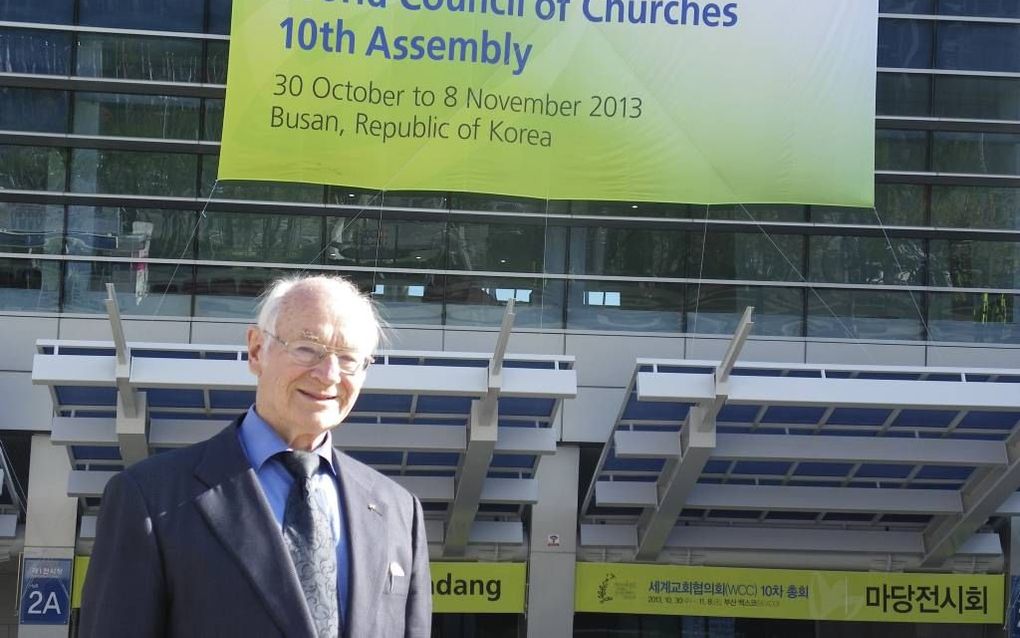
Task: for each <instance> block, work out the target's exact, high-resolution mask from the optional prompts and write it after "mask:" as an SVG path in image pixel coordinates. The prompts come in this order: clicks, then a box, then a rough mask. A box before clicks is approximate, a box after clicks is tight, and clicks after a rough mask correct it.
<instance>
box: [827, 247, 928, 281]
mask: <svg viewBox="0 0 1020 638" xmlns="http://www.w3.org/2000/svg"><path fill="white" fill-rule="evenodd" d="M808 242H809V245H810V261H809V264H808V271H809V272H810V275H809V277H810V279H811V281H827V282H833V283H846V284H908V285H909V284H918V285H921V284H923V283H924V282H923V272H924V262H925V258H924V242H923V241H922V240H920V239H899V238H890V239H889V240H888V241H887V240H886V238H885V237H847V236H829V235H813V236H812V237H811V238H810V239H809V240H808Z"/></svg>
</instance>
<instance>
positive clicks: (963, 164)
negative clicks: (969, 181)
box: [934, 131, 1020, 175]
mask: <svg viewBox="0 0 1020 638" xmlns="http://www.w3.org/2000/svg"><path fill="white" fill-rule="evenodd" d="M934 140H935V143H934V144H935V145H934V165H935V170H936V171H944V172H947V173H979V174H982V175H1020V135H1016V134H1011V133H956V132H951V131H935V133H934Z"/></svg>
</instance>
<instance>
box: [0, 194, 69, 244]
mask: <svg viewBox="0 0 1020 638" xmlns="http://www.w3.org/2000/svg"><path fill="white" fill-rule="evenodd" d="M63 230H64V207H63V206H43V205H41V204H15V203H11V202H0V252H4V253H46V254H50V255H56V254H59V253H60V242H61V241H62V240H63Z"/></svg>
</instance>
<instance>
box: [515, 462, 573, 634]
mask: <svg viewBox="0 0 1020 638" xmlns="http://www.w3.org/2000/svg"><path fill="white" fill-rule="evenodd" d="M578 458H579V452H578V449H577V448H576V447H566V446H565V447H558V448H557V449H556V454H554V455H552V456H546V457H543V458H542V460H541V461H539V463H538V471H537V472H536V473H535V478H536V479H537V480H538V503H536V504H535V505H533V506H532V507H531V547H530V555H529V557H528V617H527V627H528V638H547V637H548V636H572V635H574V565H575V563H576V562H577V472H578Z"/></svg>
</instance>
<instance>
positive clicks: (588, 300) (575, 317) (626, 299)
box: [567, 281, 684, 332]
mask: <svg viewBox="0 0 1020 638" xmlns="http://www.w3.org/2000/svg"><path fill="white" fill-rule="evenodd" d="M683 310H684V285H683V284H671V283H662V282H644V281H633V282H631V281H571V282H570V295H569V298H568V300H567V327H568V328H587V329H593V330H632V331H639V332H683Z"/></svg>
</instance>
